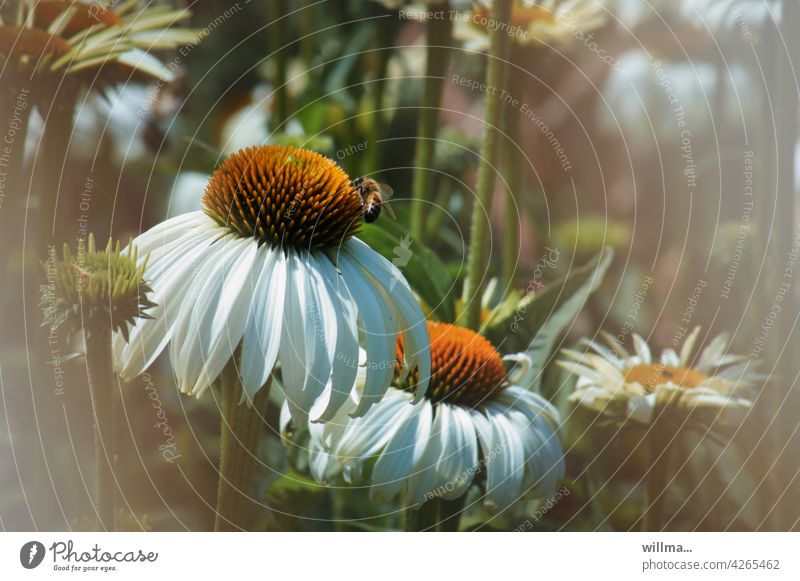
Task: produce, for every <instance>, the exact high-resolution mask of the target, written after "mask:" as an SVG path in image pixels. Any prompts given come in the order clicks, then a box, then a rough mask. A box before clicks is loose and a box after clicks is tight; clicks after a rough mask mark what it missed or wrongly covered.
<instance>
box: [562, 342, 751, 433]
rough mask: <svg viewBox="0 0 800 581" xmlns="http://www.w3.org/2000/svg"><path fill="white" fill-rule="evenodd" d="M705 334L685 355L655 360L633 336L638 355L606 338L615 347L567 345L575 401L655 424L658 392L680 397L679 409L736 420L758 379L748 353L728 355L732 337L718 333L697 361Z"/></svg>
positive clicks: (671, 354) (566, 364)
mask: <svg viewBox="0 0 800 581" xmlns="http://www.w3.org/2000/svg"><path fill="white" fill-rule="evenodd" d="M699 334H700V328H699V327H697V328H695V329H694V331H692V333H691V334H690V335H689V337H687V339H686V341H685V342H684V344H683V346H682V347H681V352H680V355H678V354H677V353H676V352H675V351H674V350H672V349H666V350H664V351H663V352H662V353H661V357H660V358H659V360H658V361H656V360H654V359H653V356H652V355H651V352H650V347H648V345H647V342H646V341H645V340H644V339H642V338H641V337H640V336H639V335H634V337H633V338H634V349H635V352H634V353H633V354H631V353H628V352H627V351H626V350H625V349H623V348H622V347H620V345H619V343H618V342H617V341H615V340H614V338H613V337H606V339H607V341H608V343H609V345H610V347H611V348H610V349H609V348H608V347H605V346H603V345H601V344H600V343H598V342H596V341H589V342H588V346H589V348H591V349H592V350H593V351H594V352H595V353H588V352H586V353H580V352H576V351H571V350H567V349H565V350H564V351H563V353H564V355H566V357H567V358H568V360H565V361H560V362H559V364H560V365H561V366H562V367H564V368H565V369H567V370H569V371H570V372H572V373H573V374H575V375H577V376H578V382H577V386H576V389H575V392H574V393H573V394H572V395H571V396H570V397H571V399H572V400H573V401H575V402H578V403H579V404H581V405H583V406H585V407H587V408H590V409H592V410H595V411H598V412H601V413H605V414H608V415H609V416H612V417H615V418H618V419H626V418H630V419H632V420H635V421H637V422H641V423H645V424H647V423H650V422H651V421H652V420H653V419H654V411H655V408H656V402H657V400H658V397H659V395H669V394H670V393H671V394H673V395H675V397H676V398H677V402H676V404H677V406H676V407H675V409H683V410H685V411H687V412H691V411H695V410H697V411H700V410H703V409H705V410H710V411H711V412H712V415H713V417H714V418H715V420H716V421H720V422H728V423H734V422H738V421H739V420H740V419H741V418H742V416H743V415H744V414H745V413H746V412H747V411H748V410H749V409H750V407H751V405H752V403H751V401H750V399H749V398H748V397H745V396H746V395H749V394H748V392H749V389H750V388H751V387H752V382H753V381H754V380H755V379H757V378H758V376H757V375H756V374H754V373H753V371H752V363H751V362H750V361H748V360H747V358H746V357H742V356H738V355H732V354H728V353H727V346H728V339H727V337H726V336H724V335H719V336H717V337H716V338H715V339H714V340H712V341H711V342H710V343H709V345H708V346H707V347H706V348H705V349H704V350H703V351H702V352H701V353H700V355H699V357H698V358H697V360H696V361H695V360H694V359H693V357H692V356H693V350H694V345H695V343H696V341H697V337H698V335H699Z"/></svg>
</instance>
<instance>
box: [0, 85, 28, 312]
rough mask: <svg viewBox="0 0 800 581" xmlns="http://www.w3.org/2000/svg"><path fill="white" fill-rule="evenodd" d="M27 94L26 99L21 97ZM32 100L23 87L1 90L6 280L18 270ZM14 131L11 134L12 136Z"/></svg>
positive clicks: (0, 189) (0, 210)
mask: <svg viewBox="0 0 800 581" xmlns="http://www.w3.org/2000/svg"><path fill="white" fill-rule="evenodd" d="M23 95H24V96H26V97H25V98H26V101H24V106H23V101H22V100H21V99H20V96H23ZM31 107H32V103H31V102H30V96H29V92H26V91H25V90H24V89H19V90H17V91H14V92H11V91H10V90H8V88H7V89H6V90H5V91H3V92H2V99H0V114H2V128H0V131H1V132H2V133H1V135H2V137H0V139H2V144H0V178H4V180H3V181H0V233H1V234H0V236H2V243H3V248H4V249H6V251H5V252H3V256H4V259H5V268H4V269H3V270H4V271H5V274H6V280H16V279H18V278H19V277H18V273H16V272H15V271H14V268H15V266H14V265H15V261H14V260H12V256H13V254H14V253H15V252H16V251H17V249H18V247H19V243H18V241H19V240H21V238H22V230H21V223H22V221H21V220H17V219H16V218H15V216H16V211H17V207H18V205H19V203H20V200H24V199H25V198H26V192H24V191H23V189H24V188H23V183H24V176H25V167H26V165H25V141H26V138H27V135H28V124H29V120H30V112H31ZM12 132H13V135H12ZM10 294H11V293H3V299H2V304H0V312H2V313H5V312H6V310H5V308H6V307H5V303H6V302H7V301H8V300H9V299H10V297H9V296H8V295H10Z"/></svg>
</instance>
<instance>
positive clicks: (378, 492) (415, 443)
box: [370, 401, 433, 500]
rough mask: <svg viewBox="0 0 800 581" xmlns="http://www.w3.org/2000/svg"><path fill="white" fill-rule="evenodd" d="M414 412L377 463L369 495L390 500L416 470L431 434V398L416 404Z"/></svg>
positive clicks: (398, 430) (399, 429)
mask: <svg viewBox="0 0 800 581" xmlns="http://www.w3.org/2000/svg"><path fill="white" fill-rule="evenodd" d="M413 409H414V411H413V413H412V414H411V415H410V416H409V417H408V418H407V419H406V420H405V421H404V422H403V423H402V424H401V425H400V427H398V429H397V432H396V433H395V434H394V437H393V438H392V439H391V440H389V442H388V443H387V444H386V448H384V450H383V453H381V455H380V457H379V458H378V460H377V461H376V462H375V468H374V469H373V471H372V486H371V488H370V494H372V495H373V496H375V497H376V498H381V499H384V500H391V499H392V498H394V497H395V496H396V495H397V493H398V492H400V490H401V489H402V488H403V486H405V484H406V481H407V479H408V477H409V476H410V475H412V474H413V473H414V471H415V470H417V467H418V466H419V463H420V460H421V459H422V457H423V455H424V454H425V450H426V448H427V446H428V439H429V438H430V434H431V424H432V420H433V410H432V408H431V404H430V402H428V401H423V402H421V403H420V404H418V405H416V406H414V408H413Z"/></svg>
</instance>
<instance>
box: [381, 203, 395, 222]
mask: <svg viewBox="0 0 800 581" xmlns="http://www.w3.org/2000/svg"><path fill="white" fill-rule="evenodd" d="M381 210H383V211H385V212H386V213H387V214H388V215H389V217H390V218H391V219H392V220H397V216H395V215H394V210H392V206H390V205H389V202H387V201H386V200H383V203H382V204H381Z"/></svg>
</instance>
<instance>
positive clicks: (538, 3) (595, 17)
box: [453, 0, 608, 52]
mask: <svg viewBox="0 0 800 581" xmlns="http://www.w3.org/2000/svg"><path fill="white" fill-rule="evenodd" d="M490 13H491V2H489V1H488V0H478V1H477V2H475V3H474V4H473V8H472V12H471V13H469V15H468V16H467V17H465V18H460V19H458V20H457V21H456V23H455V28H454V30H453V36H454V37H455V38H458V39H460V40H462V41H463V42H464V47H465V48H467V49H469V50H475V51H481V52H485V51H488V50H489V32H490V30H491V29H493V28H503V30H504V32H506V33H507V34H508V35H509V36H511V38H512V40H513V42H514V43H516V44H518V45H520V46H537V45H544V46H556V45H560V44H563V43H567V42H572V41H576V40H577V39H579V38H581V37H583V36H584V35H585V34H586V33H590V32H591V31H592V30H596V29H597V28H600V27H601V26H603V24H605V22H606V19H607V16H608V13H607V12H606V9H605V1H604V0H516V1H515V2H514V6H513V9H512V12H511V21H510V22H493V21H492V18H491V15H490Z"/></svg>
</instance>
